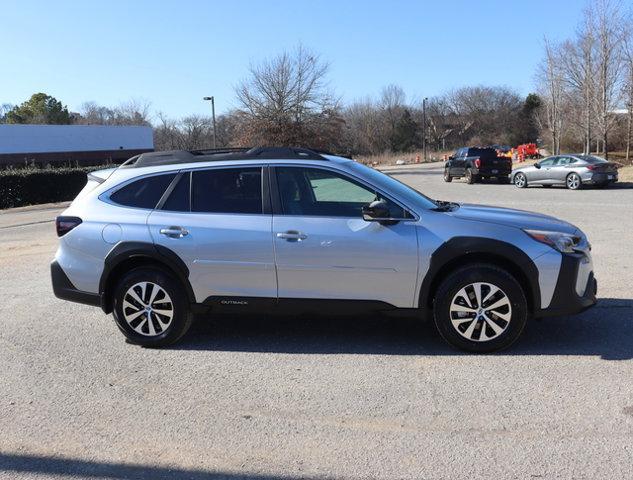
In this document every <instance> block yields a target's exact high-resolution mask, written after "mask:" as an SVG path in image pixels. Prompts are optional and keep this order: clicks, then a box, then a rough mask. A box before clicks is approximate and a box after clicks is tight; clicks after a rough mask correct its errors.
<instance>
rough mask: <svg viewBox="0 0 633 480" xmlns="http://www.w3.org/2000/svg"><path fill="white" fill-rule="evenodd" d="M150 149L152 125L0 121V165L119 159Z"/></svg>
mask: <svg viewBox="0 0 633 480" xmlns="http://www.w3.org/2000/svg"><path fill="white" fill-rule="evenodd" d="M153 150H154V138H153V132H152V127H145V126H109V125H14V124H5V125H0V165H11V164H23V163H30V162H36V163H51V164H54V163H68V162H78V163H80V164H98V163H102V162H105V161H108V160H109V161H113V162H119V161H123V160H126V159H128V158H130V157H132V156H134V155H137V154H139V153H143V152H151V151H153Z"/></svg>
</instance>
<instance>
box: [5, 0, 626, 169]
mask: <svg viewBox="0 0 633 480" xmlns="http://www.w3.org/2000/svg"><path fill="white" fill-rule="evenodd" d="M632 39H633V25H632V23H631V17H630V15H629V14H628V12H627V11H626V10H625V9H624V8H623V6H622V4H621V3H619V2H618V1H617V0H595V1H593V2H591V3H589V4H588V6H587V7H586V8H585V10H584V11H583V19H582V22H581V24H580V25H579V26H578V28H577V30H576V32H575V35H574V37H573V38H571V39H568V40H565V41H563V42H559V43H554V42H552V41H550V40H548V39H547V38H546V39H545V40H544V53H543V59H542V61H541V63H540V65H539V68H538V72H537V74H536V87H537V88H536V91H535V93H531V94H529V95H527V96H526V97H522V96H521V95H520V94H519V93H518V92H517V91H515V90H513V89H512V88H510V87H506V86H484V85H476V86H468V87H463V88H458V89H453V90H450V91H446V92H444V93H442V94H440V95H437V96H434V97H430V98H425V99H415V98H414V99H412V98H410V97H409V96H408V95H407V94H406V92H405V91H404V90H403V89H402V88H401V87H400V86H398V85H396V84H392V85H387V86H385V87H384V88H383V89H382V90H381V92H380V93H379V94H378V95H377V96H375V97H366V98H363V99H359V100H355V101H352V102H349V103H344V102H343V101H342V100H341V98H340V97H339V96H337V95H336V92H335V90H334V89H332V88H331V86H330V79H329V71H330V66H329V64H328V62H327V61H324V60H323V59H322V58H321V57H320V56H319V55H318V54H316V53H314V52H312V51H310V50H309V49H307V48H305V47H303V46H299V47H297V48H295V49H293V50H290V51H286V52H282V53H281V54H279V55H276V56H274V57H271V58H269V59H266V60H264V61H262V62H260V63H255V64H252V65H250V67H249V69H248V74H247V76H246V78H244V79H243V80H242V81H241V82H239V83H238V84H237V86H236V87H235V92H234V94H235V104H236V107H235V108H234V109H233V110H230V111H228V112H225V113H223V114H221V115H219V116H218V118H217V121H216V131H215V134H216V138H217V144H218V146H250V145H253V146H254V145H279V146H284V145H287V146H297V145H301V146H309V147H313V148H320V149H326V150H331V151H335V152H339V153H344V154H352V155H372V154H382V153H384V152H410V151H419V150H420V149H421V148H422V146H423V145H426V147H427V148H428V149H429V150H431V151H433V150H435V151H446V150H452V149H454V148H458V147H461V146H465V145H488V144H502V145H510V146H516V145H518V144H520V143H532V142H537V141H538V140H540V141H541V144H542V145H543V146H544V147H546V148H547V149H549V150H550V151H551V152H553V153H558V152H560V151H561V149H563V150H568V151H584V152H585V153H588V152H600V153H602V154H604V155H605V156H606V155H608V150H615V149H626V150H627V158H628V151H629V150H630V142H631V128H632V125H631V123H632V113H631V108H629V107H630V106H631V104H633V40H632ZM0 122H9V123H62V124H73V123H74V124H101V125H151V126H153V128H154V137H155V148H156V149H157V150H170V149H203V148H210V147H211V146H212V137H213V122H212V119H211V118H210V117H209V116H204V115H188V116H185V117H183V118H172V117H170V116H168V115H166V114H164V113H162V112H158V113H153V112H152V109H151V105H150V104H149V103H148V102H143V101H131V102H128V103H125V104H122V105H119V106H116V107H106V106H102V105H99V104H97V103H95V102H87V103H84V104H83V105H82V106H81V107H80V108H79V111H78V112H69V111H68V109H67V107H65V106H64V105H63V104H62V103H61V102H60V101H59V100H57V99H55V98H53V97H50V96H48V95H46V94H44V93H38V94H35V95H33V96H32V97H31V98H30V99H29V100H27V101H25V102H24V103H22V104H20V105H17V106H11V105H2V106H0Z"/></svg>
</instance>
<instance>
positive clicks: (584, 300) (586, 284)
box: [534, 253, 598, 318]
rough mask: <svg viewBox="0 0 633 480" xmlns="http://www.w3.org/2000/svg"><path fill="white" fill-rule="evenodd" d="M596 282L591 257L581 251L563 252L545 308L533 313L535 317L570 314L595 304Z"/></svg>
mask: <svg viewBox="0 0 633 480" xmlns="http://www.w3.org/2000/svg"><path fill="white" fill-rule="evenodd" d="M597 292H598V282H597V281H596V278H595V277H594V274H593V266H592V263H591V258H590V257H589V256H587V255H585V254H583V253H564V254H563V255H562V261H561V266H560V272H559V274H558V280H557V282H556V288H555V289H554V295H553V296H552V301H551V302H550V304H549V306H548V307H547V308H544V309H541V310H539V311H537V312H536V313H535V315H534V316H535V317H537V318H540V317H552V316H557V315H572V314H574V313H579V312H582V311H584V310H587V309H588V308H590V307H592V306H594V305H595V304H596V301H597V300H596V294H597Z"/></svg>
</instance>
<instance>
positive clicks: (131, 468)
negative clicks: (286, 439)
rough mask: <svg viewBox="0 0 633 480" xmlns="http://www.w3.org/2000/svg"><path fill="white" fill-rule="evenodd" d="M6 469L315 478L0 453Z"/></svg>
mask: <svg viewBox="0 0 633 480" xmlns="http://www.w3.org/2000/svg"><path fill="white" fill-rule="evenodd" d="M2 472H6V473H9V474H15V477H13V476H12V477H7V478H23V475H24V474H30V475H37V476H38V478H39V476H40V475H46V478H48V477H49V476H55V478H57V477H58V476H63V477H64V478H66V477H72V478H83V479H87V478H92V479H99V478H101V479H110V480H115V479H116V480H131V479H139V480H140V479H148V480H181V479H188V480H220V479H222V480H238V479H244V480H274V479H279V478H284V479H287V480H293V479H297V480H298V479H299V478H301V479H309V478H311V477H306V476H301V477H293V476H286V475H284V476H283V477H280V476H278V475H266V474H257V473H246V472H222V471H210V470H201V469H187V468H179V467H161V466H156V465H143V464H134V463H117V462H102V461H96V460H83V459H78V458H67V457H53V456H45V455H30V454H23V453H2V452H0V473H2ZM319 478H321V477H319Z"/></svg>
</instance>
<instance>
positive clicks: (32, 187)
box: [0, 167, 97, 209]
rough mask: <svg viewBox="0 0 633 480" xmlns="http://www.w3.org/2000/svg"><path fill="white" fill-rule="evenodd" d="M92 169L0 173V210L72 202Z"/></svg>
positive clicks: (34, 169) (27, 169) (53, 169)
mask: <svg viewBox="0 0 633 480" xmlns="http://www.w3.org/2000/svg"><path fill="white" fill-rule="evenodd" d="M93 170H97V168H95V167H85V168H82V167H78V168H50V169H36V168H25V169H10V170H0V209H3V208H13V207H22V206H24V205H35V204H38V203H51V202H63V201H66V200H72V199H73V198H75V196H76V195H77V194H78V193H79V192H80V191H81V189H82V188H83V187H84V185H85V184H86V174H87V173H88V172H90V171H93Z"/></svg>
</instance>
